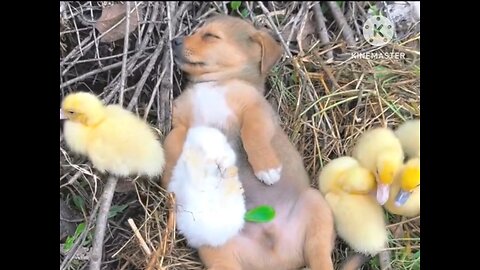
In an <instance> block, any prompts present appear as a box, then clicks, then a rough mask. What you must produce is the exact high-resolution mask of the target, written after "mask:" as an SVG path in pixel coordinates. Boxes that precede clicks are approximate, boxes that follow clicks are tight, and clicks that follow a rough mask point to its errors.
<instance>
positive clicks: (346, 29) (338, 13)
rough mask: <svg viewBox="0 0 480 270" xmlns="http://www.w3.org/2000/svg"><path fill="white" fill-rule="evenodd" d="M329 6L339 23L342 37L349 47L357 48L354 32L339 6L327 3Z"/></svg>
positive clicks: (333, 2) (330, 2) (331, 2)
mask: <svg viewBox="0 0 480 270" xmlns="http://www.w3.org/2000/svg"><path fill="white" fill-rule="evenodd" d="M327 4H328V6H329V7H330V10H331V11H332V15H333V17H334V18H335V21H336V22H337V23H338V25H339V26H340V28H341V29H342V35H343V38H344V39H345V41H346V42H347V45H348V46H349V47H355V46H356V44H355V38H354V35H353V31H352V29H351V28H350V26H349V25H348V23H347V20H346V19H345V16H343V12H342V10H341V9H340V7H339V6H338V4H337V2H335V1H327Z"/></svg>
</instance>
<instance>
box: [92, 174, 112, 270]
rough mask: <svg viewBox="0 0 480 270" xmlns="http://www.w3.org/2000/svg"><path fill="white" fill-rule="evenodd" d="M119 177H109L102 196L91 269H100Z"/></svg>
mask: <svg viewBox="0 0 480 270" xmlns="http://www.w3.org/2000/svg"><path fill="white" fill-rule="evenodd" d="M117 182H118V178H117V177H114V176H110V177H108V180H107V184H106V185H105V187H104V190H103V193H102V196H101V197H100V211H99V213H98V217H97V222H96V225H95V235H94V240H93V245H92V254H91V257H90V258H91V259H90V270H100V266H101V264H102V256H103V239H104V238H105V231H106V230H107V221H108V214H109V213H110V205H111V204H112V199H113V195H114V194H115V187H116V186H117Z"/></svg>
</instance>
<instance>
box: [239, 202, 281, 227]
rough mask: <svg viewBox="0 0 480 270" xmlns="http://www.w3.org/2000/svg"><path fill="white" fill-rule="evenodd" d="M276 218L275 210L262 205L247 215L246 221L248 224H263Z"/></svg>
mask: <svg viewBox="0 0 480 270" xmlns="http://www.w3.org/2000/svg"><path fill="white" fill-rule="evenodd" d="M274 217H275V209H273V208H272V207H271V206H268V205H260V206H258V207H255V208H253V209H250V210H249V211H247V213H245V220H246V221H248V222H256V223H263V222H269V221H270V220H272V219H273V218H274Z"/></svg>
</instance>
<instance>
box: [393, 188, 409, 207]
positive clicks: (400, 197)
mask: <svg viewBox="0 0 480 270" xmlns="http://www.w3.org/2000/svg"><path fill="white" fill-rule="evenodd" d="M410 194H412V192H409V191H405V190H403V189H401V190H400V191H399V192H398V194H397V197H395V206H397V207H400V206H402V205H404V204H405V202H407V200H408V198H410Z"/></svg>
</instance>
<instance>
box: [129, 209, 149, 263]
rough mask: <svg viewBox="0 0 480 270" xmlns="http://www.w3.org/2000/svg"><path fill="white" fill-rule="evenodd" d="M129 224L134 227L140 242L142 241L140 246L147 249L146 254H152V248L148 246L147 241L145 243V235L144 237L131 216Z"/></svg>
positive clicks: (144, 249)
mask: <svg viewBox="0 0 480 270" xmlns="http://www.w3.org/2000/svg"><path fill="white" fill-rule="evenodd" d="M128 224H129V225H130V227H131V228H132V230H133V233H134V234H135V236H136V237H137V239H138V242H139V243H140V247H142V249H143V251H145V254H147V256H150V255H151V254H152V251H151V250H150V248H149V247H148V246H147V243H145V239H143V237H142V235H141V234H140V231H139V230H138V227H137V225H135V222H134V221H133V219H131V218H129V219H128Z"/></svg>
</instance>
